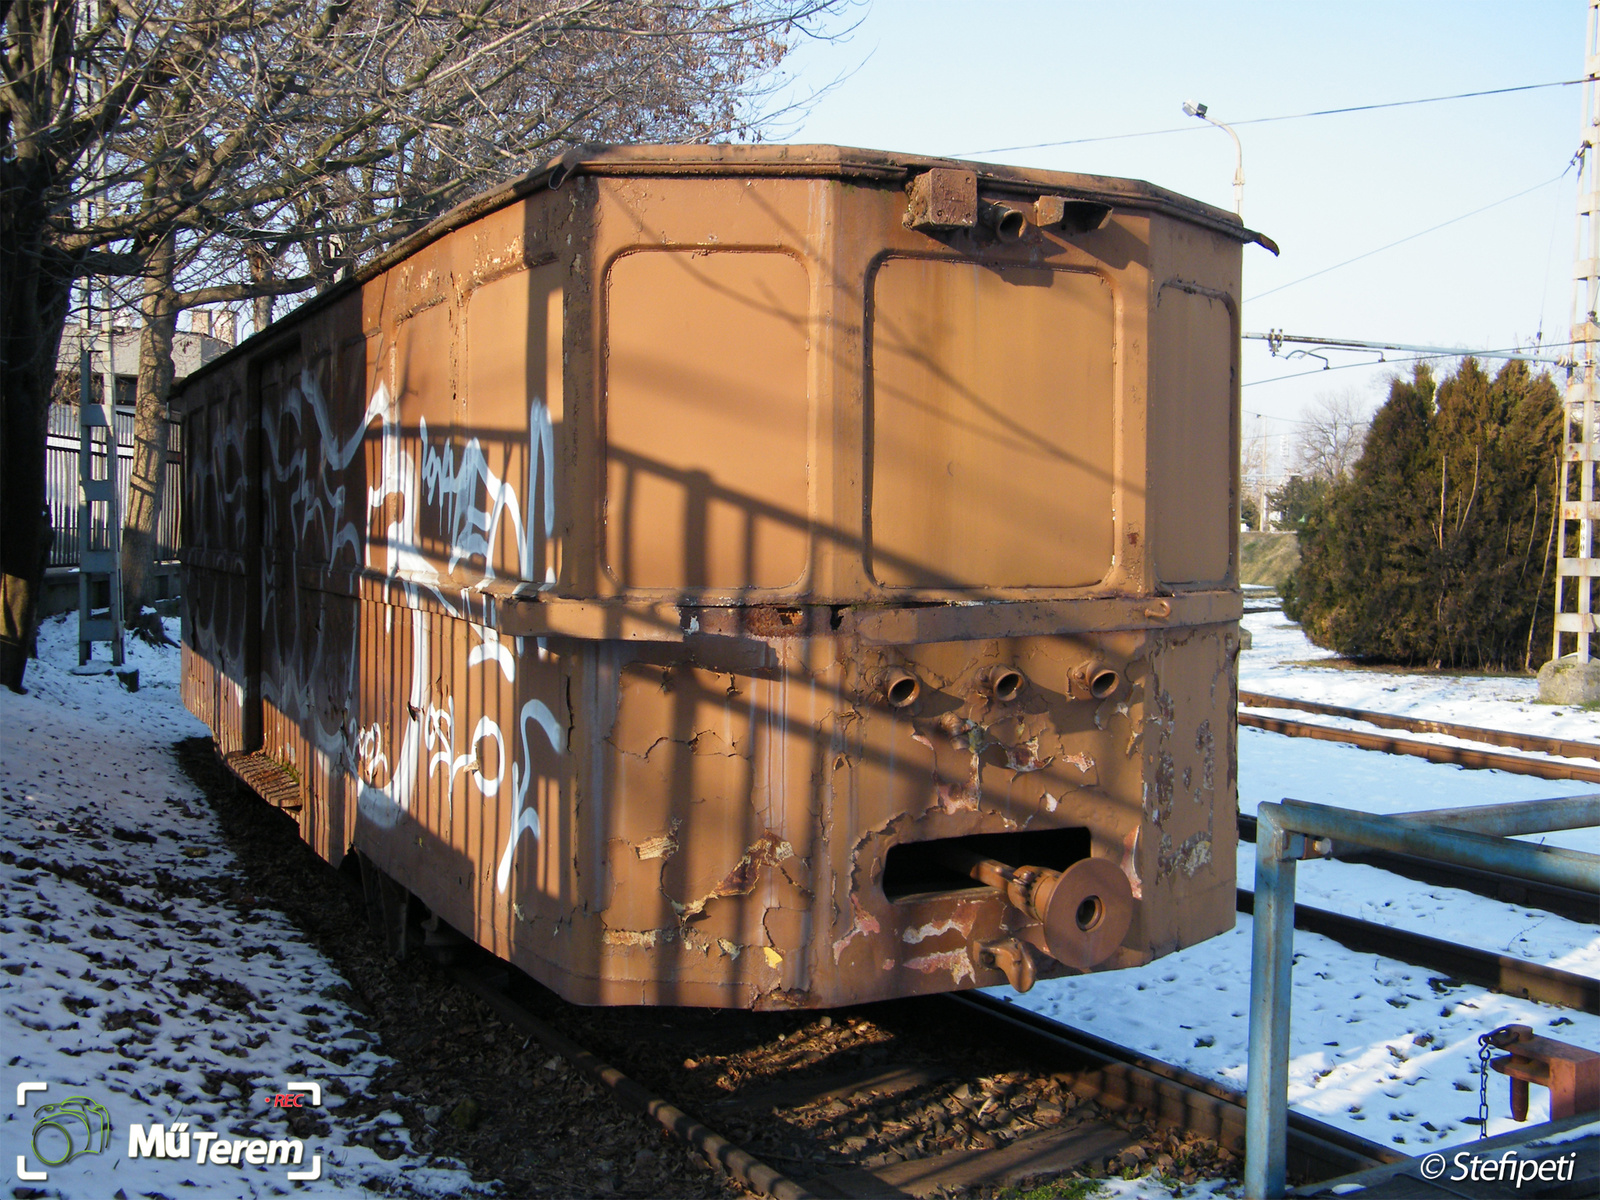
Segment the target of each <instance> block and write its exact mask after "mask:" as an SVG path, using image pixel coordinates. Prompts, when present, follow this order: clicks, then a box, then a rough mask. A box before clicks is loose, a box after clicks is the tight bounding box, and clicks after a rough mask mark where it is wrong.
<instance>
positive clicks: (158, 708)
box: [0, 618, 478, 1200]
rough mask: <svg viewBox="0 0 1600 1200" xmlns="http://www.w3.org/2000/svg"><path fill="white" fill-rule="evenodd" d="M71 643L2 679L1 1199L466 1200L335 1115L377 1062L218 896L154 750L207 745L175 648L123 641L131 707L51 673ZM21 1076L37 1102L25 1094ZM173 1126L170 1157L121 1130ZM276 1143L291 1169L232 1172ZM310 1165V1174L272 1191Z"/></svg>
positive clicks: (392, 1118)
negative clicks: (358, 1198) (133, 685)
mask: <svg viewBox="0 0 1600 1200" xmlns="http://www.w3.org/2000/svg"><path fill="white" fill-rule="evenodd" d="M171 626H172V627H171V632H172V633H174V634H175V633H176V632H177V631H176V627H175V626H176V622H173V623H171ZM75 637H76V622H75V619H67V618H58V619H55V620H52V621H48V622H46V624H45V626H44V628H43V629H42V630H41V632H40V656H41V657H40V660H39V661H37V662H34V663H30V664H29V670H28V675H27V681H26V682H27V686H28V689H29V694H28V695H26V696H18V695H15V694H14V693H12V692H10V691H9V690H7V689H4V688H0V1056H3V1058H4V1061H5V1066H6V1069H5V1072H4V1076H3V1080H0V1082H3V1084H4V1088H3V1090H0V1111H4V1113H5V1117H4V1121H3V1123H0V1129H3V1130H4V1138H3V1139H0V1140H3V1143H4V1152H5V1158H4V1161H3V1163H0V1167H3V1170H4V1174H5V1175H6V1176H8V1177H10V1186H11V1187H12V1188H18V1189H22V1190H19V1191H17V1192H16V1193H15V1194H16V1195H18V1196H23V1195H40V1196H57V1195H59V1196H73V1197H88V1196H96V1197H138V1196H155V1195H161V1196H166V1197H173V1198H174V1200H176V1198H178V1197H183V1196H206V1197H226V1196H239V1197H259V1196H272V1195H288V1194H291V1193H294V1192H297V1191H300V1190H302V1189H303V1194H311V1195H395V1196H411V1195H427V1196H436V1195H459V1194H461V1193H462V1192H470V1191H475V1190H478V1189H476V1188H475V1185H474V1184H473V1182H472V1180H471V1177H470V1176H469V1175H467V1174H466V1172H465V1171H463V1170H461V1169H459V1168H458V1167H457V1166H456V1165H455V1164H450V1163H439V1162H430V1161H429V1159H428V1156H427V1155H425V1154H418V1153H414V1152H413V1151H412V1147H411V1145H410V1141H409V1134H408V1132H407V1130H406V1128H405V1126H404V1125H403V1124H402V1123H401V1119H400V1117H399V1116H398V1115H397V1114H395V1113H393V1112H385V1111H375V1112H374V1111H368V1112H366V1113H365V1114H364V1115H362V1116H357V1115H356V1114H355V1112H354V1111H353V1106H352V1105H351V1104H350V1102H349V1098H352V1097H357V1096H360V1097H370V1095H371V1093H372V1091H373V1088H372V1086H371V1085H372V1082H373V1079H374V1077H375V1075H376V1074H377V1072H378V1071H379V1070H380V1069H381V1068H382V1067H383V1066H384V1065H385V1063H386V1060H385V1059H384V1058H383V1057H382V1055H381V1054H380V1053H379V1052H377V1050H376V1049H375V1048H374V1046H373V1044H372V1043H373V1041H374V1039H373V1036H372V1035H371V1034H370V1033H368V1032H366V1031H365V1030H364V1029H363V1028H362V1019H361V1017H360V1015H359V1014H358V1013H356V1012H355V1011H354V1010H352V1009H351V1008H350V1007H349V1006H347V1005H346V1004H345V1003H344V1002H343V1001H342V1000H341V999H340V998H339V996H340V995H341V994H342V993H347V991H348V989H347V987H345V985H344V980H343V979H342V978H341V977H340V975H339V974H338V972H337V971H336V970H335V969H334V967H333V966H332V965H331V964H330V963H329V962H328V960H327V959H326V958H324V957H323V955H322V954H321V953H319V952H318V951H317V950H316V949H315V948H314V947H312V946H311V945H310V944H308V943H307V942H306V941H305V939H304V938H303V937H302V936H301V935H300V933H299V931H298V930H297V929H296V928H295V927H294V926H293V925H291V924H290V923H289V921H288V920H287V919H286V918H285V917H283V916H282V915H281V914H280V913H278V912H276V911H274V910H271V909H266V908H254V907H250V906H249V903H248V898H245V899H244V900H243V901H241V900H240V898H239V896H238V893H237V891H236V890H235V889H233V888H232V887H231V885H232V883H233V880H232V879H231V878H230V875H231V872H232V863H233V859H232V855H231V854H230V852H229V851H228V849H227V847H226V845H225V844H224V842H223V839H222V836H221V831H220V828H219V826H218V824H217V821H216V819H215V818H214V816H213V815H212V813H211V811H210V809H209V808H208V807H207V805H206V803H205V801H204V799H203V798H202V797H201V794H200V792H199V790H198V789H197V788H196V787H195V786H194V784H192V783H191V782H190V781H189V780H188V778H187V777H186V776H184V775H183V773H182V772H181V770H180V769H179V768H178V766H177V764H176V762H175V761H174V759H173V755H172V744H173V743H174V742H175V741H177V740H179V739H181V738H184V737H190V736H194V735H197V734H203V733H205V730H204V729H203V728H202V727H201V726H200V725H199V723H198V722H196V721H195V720H194V719H193V718H192V717H190V716H189V715H188V713H186V712H185V711H184V708H183V705H182V702H181V700H180V699H179V695H178V664H179V656H178V654H177V652H176V651H173V650H161V651H158V650H153V649H151V648H149V647H147V646H145V645H143V644H142V643H139V642H137V641H133V640H130V641H129V643H128V660H129V661H128V664H127V665H129V666H133V667H137V668H138V669H139V672H140V688H139V691H138V692H136V693H129V692H128V691H126V690H125V689H124V688H123V687H122V685H121V684H119V683H118V682H117V681H116V679H114V678H113V677H111V676H109V675H97V676H89V677H84V676H79V675H75V674H73V673H72V672H71V671H70V670H69V669H68V668H70V667H71V666H72V665H73V664H75V663H76V662H77V646H76V641H75ZM97 650H98V653H99V654H100V655H101V657H102V659H103V657H104V655H105V647H104V646H100V647H97ZM291 1081H295V1082H309V1083H316V1084H318V1085H320V1100H321V1104H320V1106H319V1107H302V1108H301V1109H300V1110H298V1111H297V1112H296V1114H295V1115H294V1116H293V1117H291V1116H290V1115H289V1110H288V1109H286V1108H284V1107H281V1106H274V1105H273V1104H272V1097H273V1096H275V1095H280V1094H282V1095H287V1094H290V1093H289V1087H288V1085H289V1084H290V1082H291ZM27 1083H44V1084H47V1085H48V1087H47V1089H45V1090H43V1091H39V1090H32V1089H30V1090H29V1091H27V1092H20V1091H19V1090H18V1088H19V1085H22V1084H27ZM296 1094H297V1095H299V1096H300V1097H302V1105H307V1104H308V1102H309V1100H310V1099H312V1098H314V1097H312V1096H311V1095H310V1093H305V1092H302V1093H296ZM75 1097H87V1098H88V1100H89V1101H91V1102H93V1103H95V1104H98V1105H99V1106H101V1107H102V1108H103V1110H104V1113H105V1117H106V1118H108V1119H109V1121H110V1124H111V1135H110V1138H109V1141H108V1142H107V1143H106V1144H105V1146H104V1149H103V1150H102V1149H99V1147H100V1145H101V1142H102V1141H104V1140H105V1139H104V1138H103V1135H101V1133H100V1124H101V1118H100V1117H99V1116H98V1114H97V1113H96V1112H95V1110H94V1109H92V1108H90V1107H89V1106H88V1105H86V1104H83V1103H77V1102H73V1098H75ZM63 1103H67V1105H68V1107H67V1110H66V1111H68V1112H70V1111H71V1110H72V1109H76V1110H78V1111H80V1112H83V1113H84V1114H85V1115H84V1116H82V1117H74V1116H71V1115H68V1116H65V1117H63V1118H62V1119H61V1120H60V1121H59V1122H58V1123H57V1124H56V1125H55V1126H54V1127H52V1126H50V1125H49V1124H48V1123H46V1124H42V1125H41V1124H40V1122H41V1121H43V1122H48V1121H49V1119H50V1117H51V1116H52V1115H53V1114H52V1113H51V1112H49V1111H45V1112H41V1110H42V1109H44V1106H46V1105H55V1104H63ZM364 1107H368V1108H369V1109H370V1105H366V1106H364ZM182 1122H187V1129H186V1130H184V1131H183V1134H184V1135H185V1136H186V1138H187V1142H188V1146H187V1154H186V1157H185V1159H184V1160H183V1161H174V1160H173V1159H171V1158H161V1157H151V1156H141V1157H138V1158H135V1157H132V1156H131V1155H130V1153H129V1137H130V1132H131V1127H132V1126H134V1125H138V1126H140V1127H141V1128H142V1129H143V1131H144V1133H145V1135H146V1136H148V1134H149V1133H150V1127H151V1126H152V1125H161V1126H163V1127H164V1129H165V1131H166V1132H171V1130H172V1126H173V1125H174V1124H175V1123H182ZM291 1122H292V1123H293V1126H294V1130H298V1132H295V1131H294V1130H292V1129H291V1128H290V1123H291ZM91 1125H92V1126H94V1130H93V1132H94V1134H95V1135H96V1137H95V1139H94V1145H95V1147H96V1152H92V1153H88V1154H84V1155H82V1156H81V1157H76V1158H74V1159H72V1160H71V1161H69V1162H67V1163H65V1164H64V1165H62V1166H59V1167H45V1166H43V1165H42V1164H41V1163H40V1161H39V1157H40V1156H41V1155H42V1156H44V1157H46V1158H50V1159H59V1158H60V1157H62V1156H63V1155H64V1154H65V1152H66V1150H65V1147H66V1145H67V1137H68V1136H69V1134H70V1136H72V1137H73V1138H74V1139H76V1140H75V1144H76V1145H82V1144H83V1143H84V1142H85V1140H86V1138H87V1135H88V1134H89V1133H90V1129H89V1128H88V1127H89V1126H91ZM206 1133H214V1134H215V1135H216V1139H215V1140H212V1139H206V1138H203V1137H201V1136H200V1135H202V1134H206ZM256 1139H260V1140H261V1143H262V1148H261V1149H259V1150H255V1151H252V1150H251V1148H250V1143H251V1142H252V1141H255V1140H256ZM295 1139H297V1140H298V1141H299V1142H300V1143H301V1157H302V1161H301V1162H300V1164H299V1165H298V1166H296V1165H293V1164H289V1165H286V1164H285V1163H283V1162H274V1163H273V1164H272V1165H266V1164H264V1163H263V1164H260V1165H253V1164H252V1163H251V1162H250V1158H252V1157H253V1158H260V1157H262V1156H263V1155H264V1154H266V1153H271V1152H272V1151H271V1149H270V1146H268V1144H267V1143H269V1142H270V1141H272V1140H280V1141H289V1140H295ZM224 1141H226V1142H227V1143H229V1151H228V1153H227V1154H225V1155H221V1156H219V1155H218V1154H217V1149H218V1146H219V1145H220V1144H221V1143H222V1142H224ZM363 1143H365V1144H363ZM374 1144H375V1145H376V1146H377V1147H379V1148H380V1149H383V1150H384V1151H385V1152H386V1153H388V1154H389V1155H390V1157H391V1158H392V1159H393V1161H390V1159H389V1158H385V1157H384V1156H383V1155H380V1154H379V1153H378V1152H377V1151H376V1150H375V1149H373V1148H371V1147H372V1145H374ZM234 1147H238V1152H237V1154H235V1153H233V1149H234ZM172 1148H173V1150H174V1151H176V1150H178V1149H182V1148H183V1141H182V1140H181V1139H180V1138H176V1137H175V1138H173V1139H172ZM286 1152H292V1151H278V1152H277V1154H279V1155H281V1154H283V1153H286ZM197 1153H200V1154H201V1155H202V1157H203V1159H204V1161H203V1162H197V1160H196V1154H197ZM247 1155H248V1156H249V1157H246V1156H247ZM218 1157H223V1158H230V1159H233V1161H232V1162H227V1163H219V1162H217V1161H216V1160H217V1158H218ZM318 1159H320V1164H318V1163H317V1162H316V1160H318ZM235 1164H237V1165H235ZM313 1170H315V1171H317V1172H318V1173H319V1174H320V1179H319V1180H318V1181H317V1182H310V1183H308V1182H293V1181H291V1179H290V1177H289V1172H291V1171H293V1172H297V1173H302V1174H309V1173H311V1172H312V1171H313ZM39 1171H44V1172H45V1173H46V1174H47V1176H48V1178H46V1179H41V1178H39V1176H38V1175H37V1174H36V1173H37V1172H39ZM27 1189H35V1190H34V1191H29V1190H27ZM8 1194H10V1193H9V1192H8Z"/></svg>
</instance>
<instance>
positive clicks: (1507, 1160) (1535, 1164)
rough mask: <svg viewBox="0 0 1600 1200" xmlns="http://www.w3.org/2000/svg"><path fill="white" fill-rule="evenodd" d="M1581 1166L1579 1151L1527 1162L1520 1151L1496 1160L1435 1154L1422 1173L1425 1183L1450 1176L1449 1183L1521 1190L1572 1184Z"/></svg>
mask: <svg viewBox="0 0 1600 1200" xmlns="http://www.w3.org/2000/svg"><path fill="white" fill-rule="evenodd" d="M1577 1164H1578V1153H1577V1151H1576V1150H1574V1151H1572V1152H1571V1153H1570V1154H1558V1155H1553V1156H1551V1157H1549V1158H1523V1157H1521V1154H1520V1151H1519V1150H1517V1149H1511V1150H1507V1151H1506V1152H1505V1153H1504V1154H1501V1155H1498V1156H1495V1155H1487V1154H1476V1153H1474V1152H1473V1151H1471V1150H1460V1151H1457V1153H1456V1154H1455V1156H1454V1157H1452V1158H1448V1159H1447V1158H1445V1156H1444V1155H1442V1154H1439V1153H1437V1152H1436V1153H1433V1154H1430V1155H1428V1156H1427V1157H1425V1158H1424V1159H1423V1160H1422V1161H1421V1162H1420V1163H1419V1164H1418V1170H1419V1171H1420V1173H1421V1175H1422V1177H1423V1178H1424V1179H1442V1178H1444V1176H1445V1173H1446V1172H1449V1182H1451V1183H1463V1182H1465V1181H1466V1180H1469V1179H1470V1180H1472V1181H1473V1182H1475V1183H1509V1184H1512V1185H1513V1186H1515V1187H1517V1188H1519V1189H1520V1188H1521V1187H1522V1185H1523V1184H1525V1183H1533V1182H1539V1183H1570V1182H1571V1180H1572V1173H1573V1171H1574V1170H1575V1169H1576V1167H1577Z"/></svg>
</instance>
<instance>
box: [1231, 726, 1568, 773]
mask: <svg viewBox="0 0 1600 1200" xmlns="http://www.w3.org/2000/svg"><path fill="white" fill-rule="evenodd" d="M1239 724H1240V725H1241V726H1243V727H1246V728H1250V729H1265V730H1266V731H1267V732H1268V733H1281V734H1285V735H1286V736H1288V737H1305V738H1314V739H1315V740H1317V741H1320V742H1343V743H1345V744H1347V745H1351V746H1359V747H1361V749H1363V750H1381V751H1382V752H1383V753H1385V754H1409V755H1413V756H1415V757H1417V758H1425V759H1427V760H1428V761H1429V762H1435V763H1444V764H1447V765H1451V766H1457V767H1467V768H1470V769H1472V770H1476V771H1506V772H1509V773H1510V774H1513V775H1537V776H1538V777H1540V778H1541V779H1577V780H1582V781H1584V782H1586V783H1600V766H1594V767H1585V766H1580V765H1579V764H1577V763H1569V762H1554V761H1551V760H1549V759H1539V758H1526V757H1524V756H1522V755H1520V754H1499V753H1496V752H1495V751H1492V750H1474V749H1472V748H1471V747H1470V746H1439V745H1435V744H1434V743H1432V742H1418V741H1413V740H1411V739H1410V738H1398V737H1385V736H1383V735H1381V734H1375V733H1360V732H1357V731H1356V730H1353V729H1333V728H1331V727H1330V726H1327V725H1314V724H1312V723H1310V722H1307V721H1290V720H1286V719H1284V718H1282V717H1265V716H1262V715H1261V714H1260V713H1248V712H1241V713H1240V714H1239Z"/></svg>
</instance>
